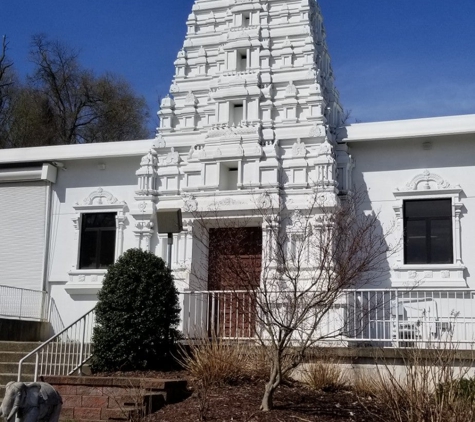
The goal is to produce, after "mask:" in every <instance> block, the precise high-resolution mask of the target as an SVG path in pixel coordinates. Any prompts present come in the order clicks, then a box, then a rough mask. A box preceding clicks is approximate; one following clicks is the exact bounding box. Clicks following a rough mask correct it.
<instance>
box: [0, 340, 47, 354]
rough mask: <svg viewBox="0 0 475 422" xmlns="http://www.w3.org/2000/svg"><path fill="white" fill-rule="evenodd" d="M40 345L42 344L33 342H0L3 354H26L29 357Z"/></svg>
mask: <svg viewBox="0 0 475 422" xmlns="http://www.w3.org/2000/svg"><path fill="white" fill-rule="evenodd" d="M40 344H41V343H40V342H31V341H0V350H1V351H2V352H24V354H25V355H27V354H28V353H30V352H31V351H32V350H35V349H36V348H37V347H38V346H39V345H40Z"/></svg>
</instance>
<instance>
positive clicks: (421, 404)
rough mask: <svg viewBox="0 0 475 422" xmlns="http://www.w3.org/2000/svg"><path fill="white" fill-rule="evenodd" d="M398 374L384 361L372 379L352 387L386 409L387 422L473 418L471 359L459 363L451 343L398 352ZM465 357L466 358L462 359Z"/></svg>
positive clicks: (457, 421)
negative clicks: (399, 365)
mask: <svg viewBox="0 0 475 422" xmlns="http://www.w3.org/2000/svg"><path fill="white" fill-rule="evenodd" d="M401 358H402V360H403V362H404V365H403V367H402V371H397V370H396V368H395V367H393V366H391V365H389V364H388V363H387V362H384V361H382V363H380V364H378V365H377V371H376V374H377V376H376V378H373V379H371V380H368V379H362V380H360V381H359V384H357V385H356V392H357V393H358V394H360V395H362V394H370V395H372V396H374V397H375V398H376V400H378V401H379V402H381V403H384V405H385V406H386V408H387V410H388V414H389V418H390V419H385V420H388V421H389V422H469V421H470V422H471V421H473V420H474V418H475V400H474V398H475V396H474V394H473V393H474V392H475V389H474V388H473V386H474V385H475V381H474V380H473V379H471V378H469V371H470V369H471V367H472V366H473V364H474V359H473V356H470V357H469V358H468V359H465V360H464V361H461V360H460V359H459V353H458V351H457V349H456V347H454V346H453V345H452V344H451V343H447V344H445V345H442V347H441V345H438V346H437V347H433V348H430V349H426V350H424V349H418V348H414V349H408V350H403V351H401ZM465 358H467V356H465Z"/></svg>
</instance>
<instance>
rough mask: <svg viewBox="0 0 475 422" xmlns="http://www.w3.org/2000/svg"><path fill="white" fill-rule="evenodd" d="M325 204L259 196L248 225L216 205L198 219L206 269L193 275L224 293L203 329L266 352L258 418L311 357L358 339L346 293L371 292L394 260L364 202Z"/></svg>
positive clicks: (319, 198)
mask: <svg viewBox="0 0 475 422" xmlns="http://www.w3.org/2000/svg"><path fill="white" fill-rule="evenodd" d="M330 198H332V195H329V196H326V195H325V194H323V195H321V194H315V196H314V197H312V198H311V199H310V200H309V204H308V206H306V207H303V208H301V209H293V210H289V209H288V208H287V206H286V204H285V198H282V197H281V196H280V195H279V194H270V193H269V194H268V193H265V194H263V195H262V196H261V197H259V198H258V199H257V200H256V213H255V214H253V215H249V216H247V217H244V218H238V219H235V218H232V217H229V216H228V217H226V216H225V215H226V214H225V213H223V212H221V210H220V209H219V206H217V207H215V209H213V210H211V211H206V212H204V211H203V210H199V211H198V212H196V213H195V215H194V217H195V226H194V229H195V236H196V238H197V239H198V241H199V245H200V249H201V251H200V252H201V253H202V254H203V256H205V255H206V256H207V258H204V259H201V262H207V263H209V264H207V268H193V269H192V274H193V275H195V281H196V283H198V284H201V285H206V284H205V283H204V282H206V283H207V285H208V290H218V291H221V292H222V293H220V292H217V293H216V294H213V295H212V297H210V298H209V299H211V300H212V301H214V303H210V301H208V305H207V307H208V318H209V321H208V324H207V326H208V327H209V329H210V330H212V331H216V334H215V335H217V336H223V335H224V336H225V337H230V338H239V337H254V338H255V339H256V340H257V341H258V343H259V344H260V345H261V346H262V347H263V348H264V350H265V354H266V356H267V359H268V361H269V363H270V372H269V376H268V379H267V383H266V386H265V391H264V394H263V398H262V404H261V409H262V410H264V411H268V410H271V409H272V408H273V397H274V393H275V391H276V390H277V389H278V387H279V386H280V385H281V383H282V381H283V380H284V379H285V377H286V376H288V375H289V374H290V372H291V371H292V370H293V369H295V368H296V367H297V366H299V365H300V364H301V363H302V362H303V360H304V358H305V357H306V355H307V352H308V351H309V349H313V348H314V347H316V346H319V345H321V344H322V341H324V340H325V341H328V340H333V341H334V342H335V343H334V344H342V343H341V342H342V341H344V338H345V336H347V335H351V334H352V333H353V334H354V332H355V330H357V329H358V326H356V325H355V324H354V315H350V313H351V312H356V311H355V309H353V310H351V306H350V307H349V306H348V303H349V302H348V301H347V300H346V298H345V294H346V292H345V290H346V289H352V288H356V287H363V286H368V285H371V284H373V285H374V284H375V283H377V282H378V281H379V280H380V279H381V276H382V275H383V273H384V271H386V266H385V262H386V260H387V256H388V254H391V253H392V247H391V246H389V245H388V243H387V241H386V238H387V235H388V234H389V233H388V231H384V230H383V228H382V227H381V225H380V223H379V220H378V216H377V215H374V214H370V215H365V214H364V213H363V212H362V211H361V208H360V205H361V204H360V202H361V199H362V195H356V194H353V195H347V196H346V197H345V198H342V199H341V201H339V203H338V204H337V203H334V200H333V199H330ZM261 226H262V227H261ZM259 233H261V236H262V237H260V235H259ZM204 274H207V280H202V281H200V277H204V276H203V275H204ZM361 311H362V309H361V308H360V309H359V311H358V312H361ZM208 335H209V333H208Z"/></svg>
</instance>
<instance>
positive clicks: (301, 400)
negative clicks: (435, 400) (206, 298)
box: [98, 371, 388, 422]
mask: <svg viewBox="0 0 475 422" xmlns="http://www.w3.org/2000/svg"><path fill="white" fill-rule="evenodd" d="M98 375H101V376H104V375H107V376H119V377H121V376H122V377H123V376H126V377H137V378H161V379H186V380H187V381H188V385H189V387H188V388H189V393H190V395H189V397H188V398H186V399H185V400H183V401H181V402H179V403H174V404H169V405H167V406H165V407H164V408H162V409H161V410H159V411H158V412H156V413H154V414H152V415H150V416H149V417H147V422H198V421H199V420H200V410H199V408H200V399H199V394H198V389H197V384H196V382H195V381H194V380H193V379H192V378H190V376H189V375H188V373H187V372H186V371H170V372H155V371H150V372H142V371H137V372H126V373H123V372H115V373H108V374H98ZM263 392H264V382H263V381H259V380H249V381H247V382H243V383H241V384H239V385H227V386H224V387H221V388H213V389H211V390H210V391H209V392H208V395H207V397H208V410H207V412H206V414H205V416H206V419H205V420H206V421H207V422H228V421H232V422H317V421H318V422H343V421H345V422H346V421H354V422H374V421H378V420H379V421H386V420H388V418H387V417H385V415H386V413H385V412H386V410H385V407H384V405H383V404H380V403H377V402H376V401H375V400H373V399H372V398H370V397H358V396H357V395H356V394H355V393H354V392H352V391H349V390H348V391H336V392H324V391H313V390H311V389H309V388H308V387H306V386H305V385H303V384H301V383H298V382H292V383H286V384H284V385H282V386H281V387H279V389H278V390H277V392H276V394H275V396H274V405H275V409H274V410H272V411H270V412H261V411H259V406H260V403H261V399H262V395H263Z"/></svg>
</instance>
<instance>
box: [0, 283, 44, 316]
mask: <svg viewBox="0 0 475 422" xmlns="http://www.w3.org/2000/svg"><path fill="white" fill-rule="evenodd" d="M48 305H49V295H48V293H47V292H42V291H40V290H30V289H20V288H18V287H10V286H0V316H3V317H8V318H16V319H27V320H35V321H45V320H47V316H48V315H47V314H48V307H49V306H48Z"/></svg>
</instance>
